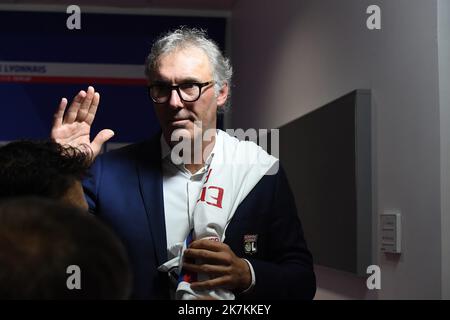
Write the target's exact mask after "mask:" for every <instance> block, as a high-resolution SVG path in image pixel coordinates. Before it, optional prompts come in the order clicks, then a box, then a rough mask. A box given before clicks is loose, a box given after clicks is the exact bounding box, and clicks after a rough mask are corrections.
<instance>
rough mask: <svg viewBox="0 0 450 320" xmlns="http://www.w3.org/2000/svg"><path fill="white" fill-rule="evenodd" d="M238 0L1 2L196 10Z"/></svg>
mask: <svg viewBox="0 0 450 320" xmlns="http://www.w3.org/2000/svg"><path fill="white" fill-rule="evenodd" d="M237 1H238V0H125V1H124V0H122V1H119V0H76V1H73V0H72V1H61V0H1V1H0V4H34V5H39V4H52V5H70V4H77V5H79V6H82V5H89V6H105V7H108V6H113V7H126V8H136V7H139V8H143V7H144V8H164V9H175V8H176V9H195V10H231V9H232V7H233V5H234V3H235V2H237Z"/></svg>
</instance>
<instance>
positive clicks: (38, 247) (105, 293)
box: [0, 197, 131, 299]
mask: <svg viewBox="0 0 450 320" xmlns="http://www.w3.org/2000/svg"><path fill="white" fill-rule="evenodd" d="M130 290H131V271H130V268H129V262H128V257H127V254H126V252H125V249H124V247H123V246H122V244H121V242H120V241H119V239H118V238H117V237H116V236H115V235H114V234H113V232H112V231H110V230H109V228H108V227H106V226H105V225H103V224H102V223H101V222H100V221H98V220H97V219H96V218H95V217H94V216H91V215H87V214H83V211H82V210H81V209H78V208H75V207H73V206H68V205H65V204H63V203H61V202H59V201H54V200H49V199H40V198H35V197H25V198H17V199H7V200H3V201H0V299H126V298H128V297H129V294H130Z"/></svg>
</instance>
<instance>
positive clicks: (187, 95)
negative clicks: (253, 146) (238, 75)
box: [148, 80, 214, 103]
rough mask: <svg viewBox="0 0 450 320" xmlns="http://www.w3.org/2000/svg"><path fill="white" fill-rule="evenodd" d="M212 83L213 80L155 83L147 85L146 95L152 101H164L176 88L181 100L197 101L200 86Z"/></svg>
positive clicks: (200, 90)
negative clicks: (176, 83)
mask: <svg viewBox="0 0 450 320" xmlns="http://www.w3.org/2000/svg"><path fill="white" fill-rule="evenodd" d="M213 83H214V81H213V80H211V81H208V82H203V83H198V82H186V83H182V84H179V85H175V86H172V85H170V84H164V83H156V84H152V85H150V86H148V95H149V96H150V98H151V99H152V100H153V102H154V103H166V102H167V101H169V99H170V96H171V95H172V91H173V90H176V91H177V93H178V96H179V97H180V99H181V100H182V101H184V102H194V101H197V100H198V99H199V98H200V96H201V95H202V88H203V87H206V86H208V85H210V84H213Z"/></svg>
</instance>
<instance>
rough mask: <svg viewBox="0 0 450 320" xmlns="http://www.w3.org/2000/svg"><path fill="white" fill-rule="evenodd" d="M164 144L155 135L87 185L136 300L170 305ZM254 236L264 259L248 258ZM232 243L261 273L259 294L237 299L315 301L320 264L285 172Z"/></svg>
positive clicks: (242, 217) (254, 205)
mask: <svg viewBox="0 0 450 320" xmlns="http://www.w3.org/2000/svg"><path fill="white" fill-rule="evenodd" d="M159 139H160V135H155V136H154V137H153V138H152V139H150V140H149V141H146V142H143V143H138V144H133V145H130V146H127V147H125V148H122V149H119V150H114V151H111V152H108V153H105V154H103V155H101V156H99V157H98V158H97V160H96V161H95V163H94V164H93V166H92V168H91V176H90V177H89V178H87V179H85V181H84V183H83V186H84V189H85V193H86V198H87V201H88V203H89V207H90V211H91V212H92V213H94V214H96V215H97V216H98V217H100V218H101V219H102V220H103V221H104V222H106V223H107V224H108V225H110V226H111V227H112V228H113V229H114V231H115V232H116V234H117V235H118V236H119V237H120V238H121V239H122V241H123V243H124V244H125V247H126V248H127V250H128V255H129V258H130V261H131V265H132V271H133V277H134V283H133V286H134V287H133V295H132V298H134V299H169V281H168V277H167V274H165V273H161V272H158V271H157V267H158V266H159V265H161V264H162V263H164V262H165V261H166V260H167V244H166V230H165V221H164V203H163V187H162V175H161V173H162V171H161V155H160V140H159ZM246 235H257V240H256V243H254V244H253V246H254V247H255V248H256V252H255V250H248V247H247V250H245V248H244V247H245V244H246V242H245V239H244V238H245V236H246ZM247 240H248V237H247ZM225 243H227V244H228V245H229V246H230V247H231V249H232V250H233V252H234V253H235V254H236V255H237V256H239V257H243V258H246V259H248V260H249V261H250V262H251V264H252V266H253V268H254V270H255V275H256V285H255V287H254V288H253V289H252V290H251V291H250V292H249V293H245V294H242V295H237V299H268V298H271V299H272V298H273V299H298V298H300V299H312V298H313V297H314V294H315V290H316V281H315V276H314V272H313V263H312V257H311V254H310V252H309V251H308V249H307V246H306V242H305V239H304V237H303V231H302V227H301V224H300V220H299V218H298V216H297V210H296V207H295V201H294V198H293V195H292V192H291V190H290V188H289V184H288V182H287V179H286V176H285V173H284V171H283V169H282V168H281V166H280V170H279V171H278V173H277V174H275V175H272V176H269V175H267V176H264V177H263V178H262V179H261V180H260V181H259V182H258V184H257V185H256V186H255V187H254V189H253V190H252V191H251V192H250V193H249V194H248V196H247V197H246V198H245V199H244V201H243V202H242V203H241V204H240V206H239V207H238V209H237V211H236V212H235V214H234V216H233V218H232V221H231V222H230V224H229V226H228V228H227V230H226V235H225ZM247 245H249V244H248V243H247ZM250 245H251V244H250Z"/></svg>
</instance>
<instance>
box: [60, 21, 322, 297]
mask: <svg viewBox="0 0 450 320" xmlns="http://www.w3.org/2000/svg"><path fill="white" fill-rule="evenodd" d="M146 75H147V78H148V94H149V97H150V99H151V100H152V102H153V104H154V108H155V112H156V114H157V117H158V120H159V122H160V125H161V128H162V133H160V134H158V135H156V136H155V137H152V138H151V139H149V140H148V141H146V142H144V143H139V144H134V145H131V146H128V147H125V148H123V149H120V150H116V151H113V152H109V153H106V154H104V155H101V156H100V157H98V159H97V160H96V161H95V163H94V164H93V166H92V169H91V172H92V176H91V178H89V179H87V180H86V181H85V183H84V187H85V192H86V195H87V200H88V203H89V207H90V211H91V212H93V213H95V214H96V215H98V216H99V217H100V218H102V219H103V220H105V221H106V222H107V223H108V224H110V225H111V226H112V227H113V228H114V229H115V230H116V232H117V233H118V234H119V236H120V237H121V238H122V240H123V241H124V243H125V245H126V247H127V249H128V251H129V255H130V260H131V264H132V266H133V272H134V276H135V277H134V288H133V297H134V298H141V299H142V298H144V299H167V298H169V297H173V295H174V294H175V296H176V297H177V298H186V295H187V297H189V296H191V297H197V298H199V297H200V298H201V297H202V293H204V294H205V295H208V294H209V293H211V292H213V293H214V294H212V295H208V297H212V298H218V299H221V298H225V299H226V298H237V299H256V298H278V299H283V298H284V299H293V298H301V299H311V298H312V297H313V296H314V293H315V289H316V284H315V277H314V272H313V267H312V257H311V254H310V252H309V251H308V249H307V246H306V243H305V240H304V238H303V232H302V227H301V224H300V221H299V219H298V216H297V212H296V208H295V202H294V199H293V196H292V193H291V190H290V188H289V185H288V183H287V180H286V176H285V174H284V171H283V170H282V169H281V168H280V170H278V171H277V172H276V174H266V173H267V172H268V168H269V167H270V166H271V165H272V164H273V163H274V159H273V157H271V156H269V155H267V154H266V153H265V152H263V151H261V148H259V147H258V148H259V149H258V148H257V147H256V145H254V144H253V143H250V142H246V143H241V142H238V141H237V139H234V138H232V137H230V136H229V135H227V134H226V133H225V132H223V131H220V130H217V129H216V126H217V111H218V110H219V109H221V108H224V107H225V105H226V103H227V99H228V96H229V94H230V86H231V76H232V68H231V66H230V63H229V61H228V59H226V58H225V57H224V56H223V55H222V53H221V52H220V50H219V49H218V47H217V45H216V44H215V43H214V42H212V41H211V40H210V39H208V38H207V37H206V35H205V33H204V32H202V31H199V30H196V29H188V28H181V29H178V30H175V31H173V32H169V33H167V34H165V35H163V36H162V37H161V38H159V39H158V40H157V41H156V42H155V43H154V45H153V47H152V50H151V52H150V54H149V56H148V58H147V62H146ZM99 99H100V96H99V94H98V93H96V92H95V91H94V88H92V87H89V88H88V90H87V92H84V91H81V92H80V93H79V94H78V95H77V96H76V97H75V98H74V101H73V102H72V104H71V105H70V107H69V109H68V111H67V112H66V114H65V115H64V113H65V108H66V105H67V100H66V99H63V100H62V101H61V104H60V107H59V110H58V111H57V113H56V115H55V125H54V127H53V129H52V137H53V139H55V140H56V141H58V142H60V143H62V144H71V145H80V144H83V145H84V146H87V147H90V148H91V149H92V152H93V153H94V156H96V155H97V154H98V153H99V150H100V148H101V145H102V144H103V143H104V142H105V141H107V140H108V139H109V138H111V137H112V135H113V134H114V133H113V132H112V131H111V130H108V129H106V130H102V131H101V132H100V133H99V134H98V135H97V136H96V137H95V139H94V140H93V141H90V137H89V133H90V126H91V124H92V121H93V119H94V117H95V113H96V110H97V106H98V104H99ZM186 141H187V144H185V147H183V148H179V146H180V144H181V143H182V142H186ZM175 150H176V152H174V151H175ZM255 154H258V155H261V156H262V157H263V158H265V159H268V160H270V161H272V162H270V161H269V162H268V163H269V165H267V166H264V165H263V164H259V163H256V164H253V163H251V162H250V161H249V159H250V158H251V157H252V156H254V155H255ZM180 158H182V160H181V161H179V160H180ZM219 159H222V161H220V160H219ZM275 160H276V159H275ZM239 161H240V163H239ZM236 163H239V165H235V164H236ZM260 169H262V170H260ZM211 240H214V241H211ZM186 248H187V250H185V249H186ZM181 257H182V259H181ZM194 261H195V263H194ZM181 265H182V268H181ZM175 270H176V271H178V272H173V271H175ZM180 270H181V274H180ZM168 275H169V276H168ZM197 275H198V277H197ZM200 275H203V276H204V275H206V277H200ZM174 277H179V279H178V281H176V282H178V288H177V287H176V285H175V286H172V285H171V283H170V279H172V278H174ZM180 283H181V284H183V283H187V286H186V287H184V288H181V293H182V295H181V296H178V295H177V294H178V293H179V289H180ZM183 290H184V291H183ZM199 293H200V294H199Z"/></svg>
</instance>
